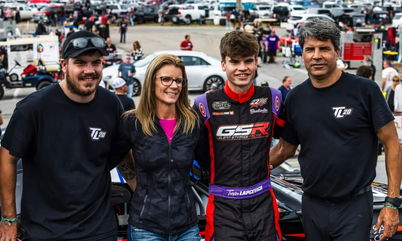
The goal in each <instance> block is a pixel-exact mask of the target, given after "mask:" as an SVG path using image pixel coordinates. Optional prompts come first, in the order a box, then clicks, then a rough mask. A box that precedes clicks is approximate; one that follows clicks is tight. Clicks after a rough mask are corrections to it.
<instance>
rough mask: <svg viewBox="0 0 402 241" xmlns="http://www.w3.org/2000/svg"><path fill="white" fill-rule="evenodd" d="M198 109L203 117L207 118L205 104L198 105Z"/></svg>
mask: <svg viewBox="0 0 402 241" xmlns="http://www.w3.org/2000/svg"><path fill="white" fill-rule="evenodd" d="M198 109H199V110H200V112H201V115H202V116H203V117H207V112H206V111H205V107H204V104H203V103H199V104H198Z"/></svg>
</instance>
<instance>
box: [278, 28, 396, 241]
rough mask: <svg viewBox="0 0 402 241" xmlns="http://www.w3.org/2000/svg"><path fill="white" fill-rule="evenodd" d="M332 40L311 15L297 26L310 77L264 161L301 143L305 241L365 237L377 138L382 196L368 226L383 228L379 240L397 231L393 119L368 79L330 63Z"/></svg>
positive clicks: (331, 31) (291, 101) (334, 52)
mask: <svg viewBox="0 0 402 241" xmlns="http://www.w3.org/2000/svg"><path fill="white" fill-rule="evenodd" d="M339 41H340V32H339V29H338V27H337V26H336V24H334V23H332V22H326V21H322V20H313V21H311V22H307V23H305V24H304V25H303V26H302V27H301V29H300V31H299V43H300V46H301V47H302V49H303V60H304V64H305V67H306V69H307V71H308V73H309V79H307V80H306V81H305V82H303V83H302V84H300V85H298V86H297V87H295V88H293V89H292V91H290V92H289V94H288V96H287V97H286V102H285V121H286V124H285V127H284V129H283V133H282V135H281V138H280V141H279V143H278V145H276V146H274V147H273V149H271V153H270V159H271V164H272V165H273V166H277V165H279V164H280V163H281V162H283V161H285V160H286V159H287V158H289V157H291V156H293V155H294V153H295V151H296V148H297V146H298V145H300V146H301V149H300V153H299V163H300V168H301V174H302V177H303V180H304V182H303V191H304V193H303V203H302V212H303V226H304V231H305V233H306V240H307V241H330V240H332V241H339V240H369V233H370V232H369V231H370V228H371V224H372V216H373V194H372V191H371V182H372V181H373V180H374V177H375V170H376V163H377V142H378V139H379V140H380V141H381V142H382V143H383V145H384V149H385V162H386V170H387V176H388V196H387V197H386V198H385V200H384V201H385V204H384V208H383V209H382V210H381V212H380V214H379V216H378V219H377V223H376V225H375V229H376V230H378V229H379V228H380V226H381V225H384V235H383V236H382V237H381V239H380V241H384V240H387V239H389V238H390V237H391V236H392V235H393V234H395V232H396V230H397V227H398V222H399V215H398V208H399V206H400V204H401V201H400V199H399V195H400V193H399V192H400V190H399V186H400V184H401V168H402V166H401V158H400V148H399V141H398V136H397V133H396V129H395V124H394V121H393V120H394V118H393V116H392V113H391V112H390V110H389V108H388V106H387V103H386V102H385V99H384V97H383V95H382V93H381V91H380V88H379V87H378V85H377V84H376V83H375V82H373V81H371V80H368V79H366V78H363V77H360V76H356V75H353V74H349V73H346V72H343V71H342V70H341V69H339V68H337V65H336V60H337V59H338V58H339V54H340V49H339ZM334 224H336V225H334Z"/></svg>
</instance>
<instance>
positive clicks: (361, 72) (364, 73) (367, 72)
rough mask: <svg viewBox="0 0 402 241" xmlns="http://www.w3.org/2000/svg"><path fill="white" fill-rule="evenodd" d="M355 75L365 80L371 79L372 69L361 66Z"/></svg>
mask: <svg viewBox="0 0 402 241" xmlns="http://www.w3.org/2000/svg"><path fill="white" fill-rule="evenodd" d="M356 75H359V76H362V77H365V78H367V79H372V77H373V68H371V66H368V65H361V66H359V68H357V70H356Z"/></svg>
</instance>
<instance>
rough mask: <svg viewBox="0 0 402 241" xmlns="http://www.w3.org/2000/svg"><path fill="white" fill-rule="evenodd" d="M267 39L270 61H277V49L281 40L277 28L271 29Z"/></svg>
mask: <svg viewBox="0 0 402 241" xmlns="http://www.w3.org/2000/svg"><path fill="white" fill-rule="evenodd" d="M266 40H267V42H266V44H267V45H268V46H267V49H268V57H269V59H268V63H275V57H276V51H277V50H278V47H279V41H280V39H279V36H278V35H276V31H275V29H272V30H271V33H270V34H269V35H268V37H267V38H266Z"/></svg>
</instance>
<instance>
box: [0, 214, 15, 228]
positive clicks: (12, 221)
mask: <svg viewBox="0 0 402 241" xmlns="http://www.w3.org/2000/svg"><path fill="white" fill-rule="evenodd" d="M19 220H20V218H19V216H18V215H17V216H16V217H15V218H13V219H8V218H5V217H3V216H1V220H0V222H3V223H6V224H8V226H11V225H12V224H13V223H16V222H18V221H19Z"/></svg>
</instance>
